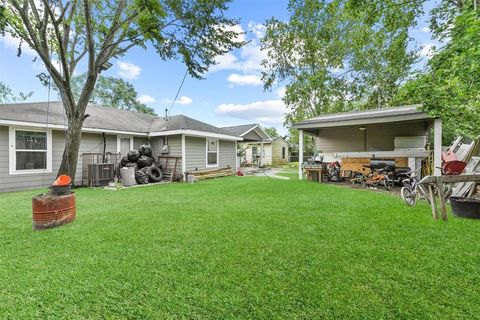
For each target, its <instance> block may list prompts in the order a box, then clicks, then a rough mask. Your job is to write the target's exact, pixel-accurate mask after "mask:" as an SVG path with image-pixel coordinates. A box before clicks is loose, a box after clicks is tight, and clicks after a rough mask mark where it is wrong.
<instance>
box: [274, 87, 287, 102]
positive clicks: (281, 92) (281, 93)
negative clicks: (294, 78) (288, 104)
mask: <svg viewBox="0 0 480 320" xmlns="http://www.w3.org/2000/svg"><path fill="white" fill-rule="evenodd" d="M286 90H287V88H285V87H280V88H278V89H277V90H275V95H276V96H277V97H278V98H280V99H283V97H284V96H285V91H286Z"/></svg>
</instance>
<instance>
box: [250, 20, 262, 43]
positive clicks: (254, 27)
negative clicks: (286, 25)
mask: <svg viewBox="0 0 480 320" xmlns="http://www.w3.org/2000/svg"><path fill="white" fill-rule="evenodd" d="M248 30H249V31H250V32H251V33H253V34H254V35H255V37H256V38H257V39H260V38H262V37H263V36H264V35H265V31H266V30H267V27H266V26H265V25H264V24H261V23H255V22H253V21H250V22H249V23H248Z"/></svg>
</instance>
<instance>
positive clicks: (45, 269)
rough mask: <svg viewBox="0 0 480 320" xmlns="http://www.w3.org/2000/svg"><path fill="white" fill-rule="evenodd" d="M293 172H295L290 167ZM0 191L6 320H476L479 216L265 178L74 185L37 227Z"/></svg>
mask: <svg viewBox="0 0 480 320" xmlns="http://www.w3.org/2000/svg"><path fill="white" fill-rule="evenodd" d="M291 177H292V178H293V177H294V176H291ZM39 193H40V191H39V190H36V191H29V192H22V193H12V194H0V208H1V214H0V225H1V226H2V230H1V232H0V252H1V268H0V283H1V287H0V292H1V294H0V318H2V319H34V318H36V319H45V318H56V319H99V318H101V319H232V318H234V319H474V318H476V317H478V315H479V314H480V304H479V303H478V279H480V268H479V267H478V264H479V261H478V259H479V258H478V257H479V253H478V252H479V251H480V233H479V232H478V227H479V224H478V222H477V221H472V220H469V219H459V218H451V219H449V221H448V223H443V222H442V221H439V222H435V221H433V219H432V216H431V210H430V208H429V206H428V205H427V204H426V203H419V204H418V205H417V206H416V207H414V208H409V207H407V206H406V205H405V204H404V203H403V201H402V200H401V199H400V198H399V197H398V196H395V195H390V194H387V193H383V192H371V191H367V190H355V189H350V188H340V187H336V186H332V185H325V184H323V185H322V184H318V183H316V184H315V183H308V182H305V181H299V180H293V179H291V180H281V179H272V178H267V177H246V178H235V177H231V178H220V179H213V180H209V181H203V182H200V183H194V184H186V183H181V184H169V185H162V186H149V187H142V188H129V189H123V190H119V191H104V190H102V189H101V188H97V189H88V188H81V189H77V190H76V191H75V194H76V199H77V219H76V221H74V222H73V223H71V224H68V225H65V226H62V227H59V228H55V229H50V230H47V231H36V232H35V231H32V215H31V198H32V196H34V195H37V194H39Z"/></svg>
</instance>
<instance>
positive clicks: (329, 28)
mask: <svg viewBox="0 0 480 320" xmlns="http://www.w3.org/2000/svg"><path fill="white" fill-rule="evenodd" d="M288 11H289V12H290V18H289V20H288V21H287V22H283V21H280V20H278V19H275V18H272V19H270V20H268V21H267V24H266V25H267V28H266V34H265V37H264V38H263V39H262V46H263V49H265V50H267V52H268V59H266V60H264V61H263V66H264V71H263V74H262V79H263V81H264V85H265V89H271V88H272V87H273V86H274V85H275V84H279V83H284V82H285V83H286V93H285V97H284V102H285V103H286V105H287V106H288V114H287V115H286V124H287V125H290V124H292V123H294V122H297V121H300V120H303V119H305V118H309V117H313V116H316V115H319V114H322V113H328V112H338V111H347V110H352V109H365V108H372V107H383V106H388V105H389V104H390V102H391V99H392V97H393V96H394V95H395V93H396V90H397V89H398V86H399V85H400V83H401V81H403V80H404V79H405V77H406V76H407V75H408V72H409V69H410V66H411V65H412V64H413V63H414V62H415V61H416V53H415V51H411V50H409V49H408V48H407V46H408V43H409V41H410V39H409V37H408V29H409V28H411V27H412V26H414V25H415V24H416V20H415V18H416V17H417V16H418V15H419V14H420V12H421V4H419V3H418V2H416V1H413V2H405V3H402V4H398V3H397V1H393V0H391V1H381V0H375V1H368V2H364V1H357V0H336V1H318V0H291V1H290V2H289V5H288Z"/></svg>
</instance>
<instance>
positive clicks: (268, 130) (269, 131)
mask: <svg viewBox="0 0 480 320" xmlns="http://www.w3.org/2000/svg"><path fill="white" fill-rule="evenodd" d="M263 129H264V130H265V132H266V133H267V134H268V135H269V136H270V137H271V138H276V137H279V136H280V135H279V134H278V131H277V128H275V127H267V128H263Z"/></svg>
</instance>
